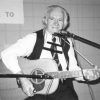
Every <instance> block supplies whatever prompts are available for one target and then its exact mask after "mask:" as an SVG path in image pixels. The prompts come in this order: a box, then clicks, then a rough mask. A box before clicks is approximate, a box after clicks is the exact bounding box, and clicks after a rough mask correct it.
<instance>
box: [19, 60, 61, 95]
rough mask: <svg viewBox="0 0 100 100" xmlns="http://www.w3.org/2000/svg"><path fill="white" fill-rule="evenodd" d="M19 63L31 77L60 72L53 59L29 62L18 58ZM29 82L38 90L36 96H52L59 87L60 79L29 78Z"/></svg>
mask: <svg viewBox="0 0 100 100" xmlns="http://www.w3.org/2000/svg"><path fill="white" fill-rule="evenodd" d="M18 61H19V65H20V67H21V69H22V70H23V71H24V73H25V74H29V75H43V74H45V73H46V72H54V71H55V72H56V71H58V67H57V64H56V63H55V61H54V60H52V59H45V58H44V59H38V60H28V59H25V58H18ZM29 80H30V81H31V82H32V84H33V86H34V88H35V89H36V91H37V92H36V94H44V95H45V94H51V93H53V92H55V91H56V89H57V88H58V85H59V79H37V78H34V79H33V78H29Z"/></svg>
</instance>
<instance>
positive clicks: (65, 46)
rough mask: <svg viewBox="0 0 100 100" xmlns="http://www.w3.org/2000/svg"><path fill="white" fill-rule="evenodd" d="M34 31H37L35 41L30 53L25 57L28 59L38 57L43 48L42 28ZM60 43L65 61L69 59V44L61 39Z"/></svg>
mask: <svg viewBox="0 0 100 100" xmlns="http://www.w3.org/2000/svg"><path fill="white" fill-rule="evenodd" d="M35 33H37V39H36V43H35V46H34V49H33V51H32V53H31V54H30V55H29V56H28V57H27V59H30V60H34V59H39V58H40V55H41V52H42V49H43V45H44V36H43V29H41V30H39V31H36V32H35ZM33 34H34V33H33ZM66 41H67V42H68V40H67V38H66ZM61 45H62V49H63V51H64V55H65V58H66V60H67V61H69V57H68V50H69V45H68V44H67V43H64V41H63V40H62V41H61Z"/></svg>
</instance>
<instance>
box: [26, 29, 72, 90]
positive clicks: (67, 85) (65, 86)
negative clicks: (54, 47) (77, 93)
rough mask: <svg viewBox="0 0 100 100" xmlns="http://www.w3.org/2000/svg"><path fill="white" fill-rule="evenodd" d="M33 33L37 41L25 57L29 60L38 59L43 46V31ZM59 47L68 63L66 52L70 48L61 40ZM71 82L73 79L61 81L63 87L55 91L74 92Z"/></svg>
mask: <svg viewBox="0 0 100 100" xmlns="http://www.w3.org/2000/svg"><path fill="white" fill-rule="evenodd" d="M35 33H37V40H36V44H35V47H34V49H33V51H32V53H31V54H30V56H28V57H26V58H27V59H30V60H34V59H39V58H40V55H41V52H42V49H43V46H44V36H43V29H41V30H39V31H36V32H35ZM33 34H34V33H33ZM66 41H67V42H68V40H67V38H66ZM61 45H62V49H63V51H64V55H65V58H66V60H67V61H69V57H68V50H69V47H70V46H69V45H68V44H67V43H65V42H64V41H63V40H62V41H61ZM66 67H67V66H66ZM72 80H73V79H67V80H65V81H63V85H60V87H58V89H57V91H59V90H60V89H61V90H66V91H70V90H69V89H70V88H71V90H74V88H73V84H72Z"/></svg>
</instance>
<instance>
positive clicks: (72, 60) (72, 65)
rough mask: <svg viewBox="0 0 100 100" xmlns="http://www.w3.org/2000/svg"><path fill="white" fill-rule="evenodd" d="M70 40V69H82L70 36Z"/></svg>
mask: <svg viewBox="0 0 100 100" xmlns="http://www.w3.org/2000/svg"><path fill="white" fill-rule="evenodd" d="M68 41H69V43H70V48H69V51H68V56H69V70H80V67H79V66H78V64H77V60H76V57H75V52H74V48H73V44H72V41H71V39H70V38H68Z"/></svg>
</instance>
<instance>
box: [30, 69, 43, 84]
mask: <svg viewBox="0 0 100 100" xmlns="http://www.w3.org/2000/svg"><path fill="white" fill-rule="evenodd" d="M43 74H44V72H43V71H42V70H41V69H35V70H33V71H32V73H31V75H40V76H41V75H43ZM31 81H32V83H35V84H41V83H43V82H44V79H38V78H31Z"/></svg>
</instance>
